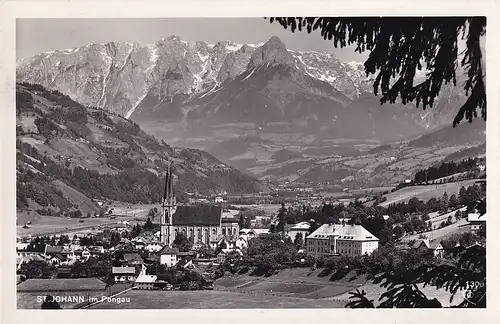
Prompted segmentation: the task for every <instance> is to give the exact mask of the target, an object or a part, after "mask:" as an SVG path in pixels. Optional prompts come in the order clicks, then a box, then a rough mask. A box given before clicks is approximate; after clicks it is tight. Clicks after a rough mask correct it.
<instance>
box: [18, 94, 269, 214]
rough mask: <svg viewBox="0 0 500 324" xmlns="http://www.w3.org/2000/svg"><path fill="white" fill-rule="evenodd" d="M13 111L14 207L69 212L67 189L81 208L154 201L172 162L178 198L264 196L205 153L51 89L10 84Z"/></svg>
mask: <svg viewBox="0 0 500 324" xmlns="http://www.w3.org/2000/svg"><path fill="white" fill-rule="evenodd" d="M16 108H17V109H16V113H17V120H16V124H17V129H16V130H17V133H16V135H17V136H16V137H17V145H16V146H17V177H18V179H17V189H18V190H17V194H18V197H17V198H18V208H27V207H30V206H31V207H32V206H36V207H38V209H42V208H43V209H44V210H46V209H47V208H49V209H52V210H54V212H57V211H59V210H68V209H70V208H72V205H74V204H72V203H71V202H70V201H69V198H68V195H67V194H66V193H67V191H68V190H74V191H76V192H78V194H79V195H81V196H82V197H86V198H85V199H86V201H87V202H88V201H90V200H91V199H102V198H106V199H111V200H116V201H122V202H130V203H137V202H146V203H151V202H158V203H159V202H160V200H161V195H162V192H163V180H162V177H163V174H164V170H165V169H166V164H165V163H166V161H167V160H171V161H173V162H174V176H175V181H176V184H175V188H176V195H177V196H178V198H179V199H180V200H185V199H186V192H193V193H196V192H198V193H200V194H204V195H213V194H218V193H221V192H235V193H254V192H259V191H261V190H265V188H264V186H263V185H262V184H261V183H260V182H259V181H258V180H256V179H255V178H252V177H249V176H248V175H245V174H243V173H242V172H240V171H237V170H235V169H233V168H232V167H230V166H228V165H226V164H224V163H222V162H221V161H219V160H217V159H216V158H214V157H213V156H211V155H210V154H208V153H206V152H204V151H201V150H197V149H188V148H177V147H172V146H169V145H168V144H166V143H165V142H164V141H158V140H156V139H155V138H154V137H153V136H150V135H148V134H146V133H145V132H144V131H143V130H141V128H140V127H139V125H137V124H135V123H134V122H132V121H129V120H127V119H125V118H123V117H120V116H117V115H113V114H111V113H108V112H105V111H103V110H98V109H93V108H87V107H85V106H83V105H80V104H78V103H76V102H74V101H73V100H71V99H70V98H69V97H68V96H65V95H63V94H61V93H59V92H57V91H48V90H46V89H44V88H43V87H41V86H38V85H29V84H17V86H16ZM63 187H64V188H66V189H65V190H62V189H61V188H63ZM68 187H69V189H68ZM64 188H63V189H64ZM72 195H73V196H74V194H72ZM51 206H52V207H51ZM89 211H92V210H91V209H89Z"/></svg>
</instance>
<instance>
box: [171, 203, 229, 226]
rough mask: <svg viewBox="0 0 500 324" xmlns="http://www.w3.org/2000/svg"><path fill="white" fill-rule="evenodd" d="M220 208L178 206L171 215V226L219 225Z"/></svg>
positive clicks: (212, 206)
mask: <svg viewBox="0 0 500 324" xmlns="http://www.w3.org/2000/svg"><path fill="white" fill-rule="evenodd" d="M221 217H222V207H221V206H216V205H180V206H177V208H176V211H175V213H174V215H172V225H174V226H176V225H215V226H218V225H220V223H221Z"/></svg>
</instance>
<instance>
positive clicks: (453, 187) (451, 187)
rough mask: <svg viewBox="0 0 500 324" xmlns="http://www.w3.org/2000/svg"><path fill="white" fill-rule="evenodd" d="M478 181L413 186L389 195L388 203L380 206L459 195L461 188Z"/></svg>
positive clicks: (385, 202) (387, 196)
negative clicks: (446, 195) (415, 199)
mask: <svg viewBox="0 0 500 324" xmlns="http://www.w3.org/2000/svg"><path fill="white" fill-rule="evenodd" d="M476 181H477V180H464V181H458V182H452V183H444V184H437V185H427V186H411V187H406V188H403V189H400V190H397V191H395V192H391V193H388V194H387V195H385V196H384V197H386V198H387V200H386V201H384V202H383V203H380V206H382V207H387V206H388V205H390V204H394V203H400V202H407V201H408V200H410V199H411V198H413V197H416V198H418V199H420V200H423V201H427V200H429V199H431V198H433V197H434V198H439V197H441V196H442V195H443V194H444V193H445V192H447V193H448V195H449V196H451V195H453V194H455V195H457V194H458V192H459V191H460V187H468V186H471V185H473V184H474V183H475V182H476Z"/></svg>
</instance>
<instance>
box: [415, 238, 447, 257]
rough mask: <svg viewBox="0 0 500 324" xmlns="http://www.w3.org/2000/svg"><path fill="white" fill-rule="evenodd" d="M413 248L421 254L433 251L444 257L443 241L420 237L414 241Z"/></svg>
mask: <svg viewBox="0 0 500 324" xmlns="http://www.w3.org/2000/svg"><path fill="white" fill-rule="evenodd" d="M411 249H412V250H413V251H415V252H416V253H419V254H427V253H432V254H433V255H434V256H436V257H443V253H444V248H443V245H442V244H441V241H437V240H435V241H429V239H418V240H415V242H413V244H412V245H411Z"/></svg>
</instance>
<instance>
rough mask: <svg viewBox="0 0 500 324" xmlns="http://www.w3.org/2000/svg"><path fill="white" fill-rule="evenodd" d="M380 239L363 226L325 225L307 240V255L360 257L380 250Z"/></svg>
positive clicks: (317, 256)
mask: <svg viewBox="0 0 500 324" xmlns="http://www.w3.org/2000/svg"><path fill="white" fill-rule="evenodd" d="M378 241H379V240H378V238H377V237H375V236H374V235H373V234H371V233H370V232H368V231H367V230H366V229H365V228H364V227H363V226H361V225H345V224H342V225H339V224H324V225H322V226H321V227H319V228H318V229H317V230H316V231H314V232H313V233H311V235H309V236H307V238H306V247H307V250H306V252H307V254H308V255H311V256H313V257H316V258H319V257H323V256H330V255H348V256H359V255H363V254H371V253H373V251H375V250H376V249H377V248H378Z"/></svg>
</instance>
